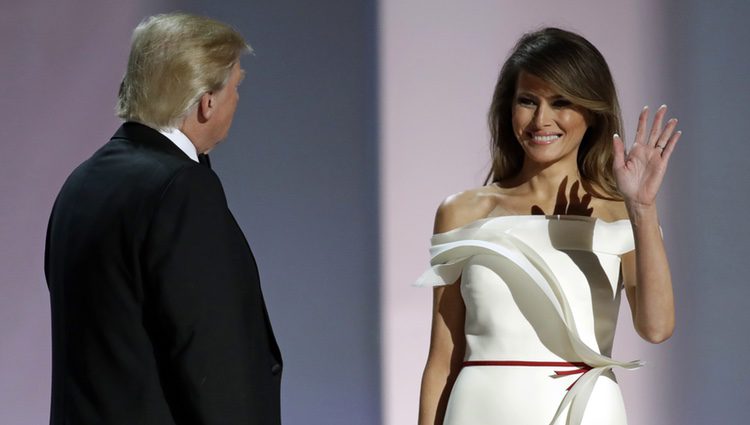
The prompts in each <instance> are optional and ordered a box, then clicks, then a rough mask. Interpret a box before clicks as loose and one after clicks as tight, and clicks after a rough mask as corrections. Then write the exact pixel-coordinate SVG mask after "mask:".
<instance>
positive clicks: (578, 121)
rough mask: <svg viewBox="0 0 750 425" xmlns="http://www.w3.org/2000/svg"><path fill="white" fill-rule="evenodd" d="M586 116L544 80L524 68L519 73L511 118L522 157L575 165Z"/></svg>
mask: <svg viewBox="0 0 750 425" xmlns="http://www.w3.org/2000/svg"><path fill="white" fill-rule="evenodd" d="M588 115H589V113H588V112H587V111H586V109H585V108H583V107H581V106H578V105H574V104H573V103H571V102H570V101H569V100H568V99H566V98H564V97H563V96H562V95H561V94H560V93H558V92H557V91H556V90H555V89H554V88H553V86H552V85H550V84H548V83H547V82H545V81H544V80H542V79H540V78H538V77H536V76H534V75H532V74H529V73H526V72H524V71H522V72H521V73H520V74H519V76H518V81H517V82H516V94H515V98H514V99H513V108H512V121H513V133H514V134H515V135H516V139H517V140H518V142H519V143H520V144H521V147H522V148H523V150H524V152H525V154H526V157H525V160H531V161H534V162H537V163H543V164H548V163H552V162H557V161H560V160H565V159H568V160H571V159H572V161H573V163H574V164H575V161H576V157H577V155H578V147H579V146H580V145H581V140H583V135H584V134H585V133H586V129H587V128H588V126H589V123H588V119H587V116H588Z"/></svg>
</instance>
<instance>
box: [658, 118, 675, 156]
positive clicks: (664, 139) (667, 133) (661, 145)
mask: <svg viewBox="0 0 750 425" xmlns="http://www.w3.org/2000/svg"><path fill="white" fill-rule="evenodd" d="M675 128H677V118H672V119H671V120H669V121H667V125H666V126H665V127H664V130H663V131H662V132H661V134H659V138H658V139H656V145H655V146H654V147H655V148H656V149H659V150H660V151H661V152H659V153H660V154H661V153H664V150H665V149H666V148H667V143H669V141H670V140H671V138H672V135H673V134H674V130H675Z"/></svg>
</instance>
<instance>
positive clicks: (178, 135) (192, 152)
mask: <svg viewBox="0 0 750 425" xmlns="http://www.w3.org/2000/svg"><path fill="white" fill-rule="evenodd" d="M159 133H161V134H163V135H164V137H166V138H167V139H169V140H171V141H172V143H174V144H175V145H177V147H178V148H180V150H181V151H183V152H185V155H187V156H189V157H190V159H192V160H193V161H195V162H198V151H197V150H196V149H195V145H193V142H191V141H190V139H188V137H187V136H186V135H185V133H183V132H182V131H180V130H179V129H177V128H167V129H165V130H159Z"/></svg>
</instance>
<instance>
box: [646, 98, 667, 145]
mask: <svg viewBox="0 0 750 425" xmlns="http://www.w3.org/2000/svg"><path fill="white" fill-rule="evenodd" d="M666 114H667V105H661V106H660V107H659V109H657V110H656V114H655V115H654V122H653V124H651V133H650V134H649V136H648V145H649V146H651V147H654V146H656V142H657V141H658V140H659V136H660V135H661V134H662V132H663V131H662V124H661V123H662V121H663V120H664V115H666Z"/></svg>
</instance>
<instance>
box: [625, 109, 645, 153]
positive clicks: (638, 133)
mask: <svg viewBox="0 0 750 425" xmlns="http://www.w3.org/2000/svg"><path fill="white" fill-rule="evenodd" d="M647 125H648V105H647V106H644V107H643V109H641V114H640V115H638V127H637V128H636V130H635V143H640V144H642V145H643V144H645V143H646V141H645V140H644V139H643V138H644V137H646V136H645V134H646V126H647ZM618 137H619V136H618Z"/></svg>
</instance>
